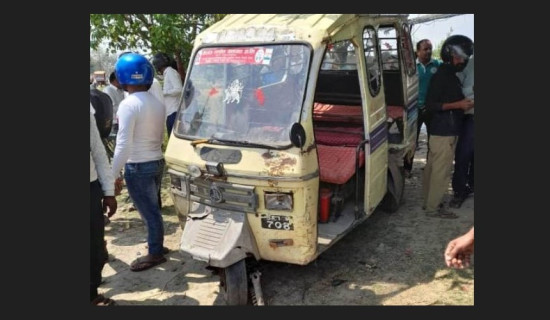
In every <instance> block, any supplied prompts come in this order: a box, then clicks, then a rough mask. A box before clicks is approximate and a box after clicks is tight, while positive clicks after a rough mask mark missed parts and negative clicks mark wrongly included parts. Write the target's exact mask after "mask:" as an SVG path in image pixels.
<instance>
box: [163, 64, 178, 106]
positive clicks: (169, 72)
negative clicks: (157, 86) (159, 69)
mask: <svg viewBox="0 0 550 320" xmlns="http://www.w3.org/2000/svg"><path fill="white" fill-rule="evenodd" d="M162 75H163V77H164V86H163V88H162V93H163V95H164V104H165V105H166V116H169V115H171V114H172V113H174V112H177V111H178V107H179V105H178V103H179V100H180V96H181V93H182V92H183V84H182V83H181V77H180V74H179V73H178V72H177V71H176V69H174V68H172V67H170V66H168V67H166V69H164V72H163V73H162Z"/></svg>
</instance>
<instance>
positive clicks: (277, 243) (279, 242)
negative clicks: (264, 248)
mask: <svg viewBox="0 0 550 320" xmlns="http://www.w3.org/2000/svg"><path fill="white" fill-rule="evenodd" d="M293 245H294V240H292V239H269V246H270V247H271V248H273V249H277V248H278V247H283V246H293Z"/></svg>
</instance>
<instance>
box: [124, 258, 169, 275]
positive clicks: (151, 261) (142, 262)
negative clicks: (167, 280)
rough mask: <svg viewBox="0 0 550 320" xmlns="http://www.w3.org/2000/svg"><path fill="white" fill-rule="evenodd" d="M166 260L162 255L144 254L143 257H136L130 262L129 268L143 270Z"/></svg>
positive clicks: (135, 270)
mask: <svg viewBox="0 0 550 320" xmlns="http://www.w3.org/2000/svg"><path fill="white" fill-rule="evenodd" d="M164 262H166V258H165V257H164V256H158V257H154V256H151V255H146V256H145V257H141V258H137V259H136V260H134V261H133V262H132V264H131V265H130V270H132V271H134V272H138V271H143V270H147V269H151V268H152V267H154V266H158V265H159V264H161V263H164Z"/></svg>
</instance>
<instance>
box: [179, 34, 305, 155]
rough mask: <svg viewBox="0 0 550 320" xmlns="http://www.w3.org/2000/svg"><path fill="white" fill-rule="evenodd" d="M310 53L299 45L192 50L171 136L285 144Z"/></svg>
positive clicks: (296, 114) (301, 96) (295, 117)
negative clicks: (188, 71)
mask: <svg viewBox="0 0 550 320" xmlns="http://www.w3.org/2000/svg"><path fill="white" fill-rule="evenodd" d="M309 59H310V49H309V47H307V46H305V45H303V44H290V45H271V46H241V47H209V48H203V49H201V50H200V51H198V52H197V54H196V56H195V58H194V60H193V65H192V68H191V74H190V76H189V80H188V81H187V83H186V87H185V92H184V105H183V106H182V107H181V109H180V112H179V113H178V116H177V123H176V127H175V134H176V135H177V136H180V137H185V138H191V139H209V140H211V141H212V142H216V141H218V142H221V143H223V142H237V143H243V144H246V143H257V144H262V145H267V146H273V147H281V146H285V145H290V138H289V132H290V128H291V126H292V124H293V123H294V122H298V121H299V117H300V112H301V108H302V102H303V99H304V91H305V86H306V76H307V69H308V65H309Z"/></svg>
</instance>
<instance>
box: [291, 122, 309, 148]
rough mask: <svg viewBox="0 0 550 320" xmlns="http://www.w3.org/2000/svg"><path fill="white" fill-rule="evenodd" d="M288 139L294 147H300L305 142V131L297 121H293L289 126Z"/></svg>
mask: <svg viewBox="0 0 550 320" xmlns="http://www.w3.org/2000/svg"><path fill="white" fill-rule="evenodd" d="M290 141H291V142H292V144H293V145H294V146H295V147H298V148H301V147H303V146H304V144H306V131H305V130H304V127H302V125H301V124H300V123H298V122H295V123H294V124H293V125H292V128H290Z"/></svg>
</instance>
